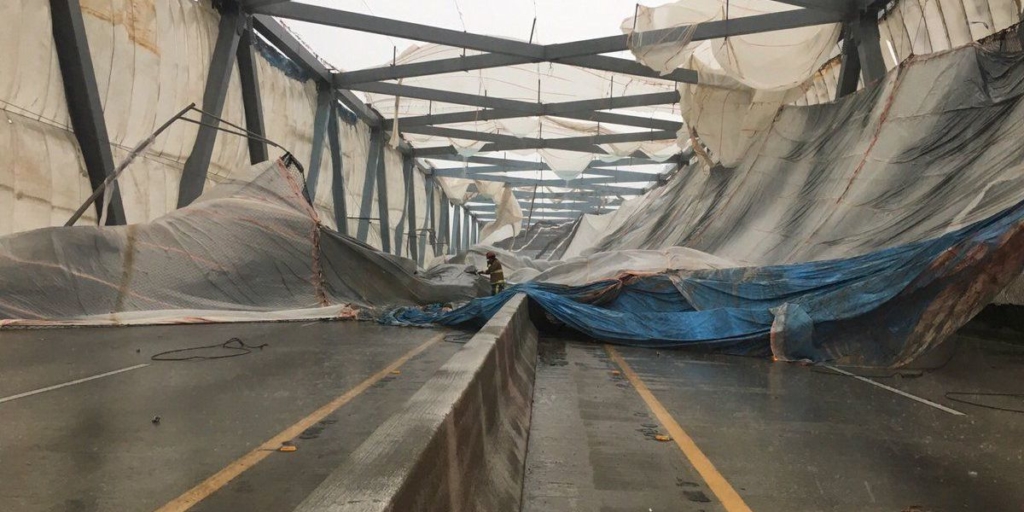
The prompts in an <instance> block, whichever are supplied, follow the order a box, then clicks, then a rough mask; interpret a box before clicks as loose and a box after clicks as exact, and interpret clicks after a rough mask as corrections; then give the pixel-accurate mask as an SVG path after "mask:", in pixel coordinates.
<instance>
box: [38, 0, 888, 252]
mask: <svg viewBox="0 0 1024 512" xmlns="http://www.w3.org/2000/svg"><path fill="white" fill-rule="evenodd" d="M79 1H80V0H50V4H51V10H52V12H53V24H54V38H55V40H56V43H57V44H56V46H57V50H58V57H59V60H60V67H61V71H62V75H63V78H64V85H65V91H66V92H67V95H68V99H69V101H68V103H69V107H71V108H70V109H69V110H70V114H71V121H72V123H73V125H74V129H75V134H76V137H77V138H78V140H79V143H80V145H81V146H82V151H83V157H84V160H85V164H86V167H87V169H88V172H89V177H90V181H91V182H92V184H93V186H94V187H95V186H97V184H98V183H100V182H102V180H103V179H104V178H105V176H106V175H107V174H109V173H110V172H111V169H112V168H113V162H112V157H111V154H110V148H109V140H108V135H107V130H106V126H105V125H104V122H103V113H102V107H101V105H100V102H99V95H98V93H97V90H96V80H95V76H94V71H93V69H92V64H91V62H90V60H89V59H90V57H89V51H88V41H87V40H86V37H85V31H84V28H83V26H82V21H81V8H80V5H79ZM779 1H781V2H782V3H786V4H790V5H792V6H794V9H793V10H790V11H785V12H778V13H772V14H763V15H756V16H748V17H742V18H734V19H729V20H724V21H714V22H708V23H702V24H700V25H699V26H697V27H695V28H694V29H693V30H690V28H691V27H677V28H673V29H665V30H658V31H651V32H640V33H635V34H632V35H625V34H617V35H612V36H608V37H601V38H594V39H587V40H582V41H573V42H568V43H559V44H550V45H542V44H535V43H532V42H524V41H515V40H510V39H504V38H500V37H492V36H486V35H481V34H474V33H470V32H463V31H457V30H449V29H444V28H438V27H432V26H428V25H423V24H417V23H410V22H405V21H398V20H393V19H386V18H381V17H376V16H370V15H365V14H360V13H355V12H348V11H343V10H338V9H332V8H328V7H320V6H316V5H310V4H304V3H297V2H292V1H289V0H220V1H216V2H214V3H215V5H217V8H218V10H220V12H221V22H220V26H219V35H218V38H217V41H216V44H215V46H214V49H213V55H212V58H211V61H210V69H209V72H208V74H207V78H206V88H205V92H204V97H203V102H202V103H203V110H204V112H206V113H208V114H209V116H206V115H204V119H203V121H204V125H203V126H201V127H200V129H199V133H198V136H197V138H196V140H195V142H194V146H193V149H192V152H191V154H190V155H189V157H188V160H187V162H186V164H185V168H184V171H183V174H182V178H181V183H180V184H179V190H180V194H179V205H182V206H183V205H185V204H188V203H189V202H191V201H192V200H194V199H195V198H196V197H198V195H199V194H200V193H202V189H203V186H204V183H205V179H206V174H207V170H208V167H209V165H210V158H211V154H212V151H213V148H214V145H215V142H216V137H217V136H218V131H217V130H216V126H217V120H216V119H215V118H214V117H213V116H218V115H219V114H220V112H221V110H222V108H223V105H224V102H225V99H226V95H227V90H228V83H229V79H230V77H231V74H232V72H233V70H234V67H235V66H236V63H237V69H238V71H239V76H240V78H241V80H240V82H241V85H242V100H243V106H244V111H245V121H246V127H247V129H248V130H249V131H250V132H252V133H254V134H256V135H258V136H260V137H262V136H263V134H265V126H264V119H263V112H262V104H261V101H260V100H261V98H260V88H259V83H258V73H257V72H256V67H255V62H254V48H255V47H256V46H257V45H258V44H262V42H261V41H265V42H267V43H269V44H270V45H272V46H273V47H275V48H276V49H277V50H278V51H280V52H281V53H282V54H284V56H286V57H287V58H288V59H290V60H291V61H293V62H294V63H295V64H296V65H298V66H299V67H300V68H301V69H303V70H304V71H305V73H306V74H307V75H308V76H309V77H312V78H313V80H315V81H316V83H317V90H318V93H319V94H318V101H317V106H316V110H315V112H314V113H313V114H314V118H315V126H314V127H312V129H311V132H312V133H313V134H314V138H315V139H316V141H317V143H315V144H314V146H313V147H314V149H313V152H312V154H310V155H297V156H299V158H305V157H308V158H309V161H308V164H309V165H308V169H307V172H308V176H309V177H310V178H313V177H315V176H318V175H319V174H320V173H322V172H328V173H330V174H331V177H332V179H331V180H330V182H331V183H332V187H333V188H334V189H333V190H330V191H317V190H316V185H315V179H314V180H313V182H314V184H313V185H312V186H311V187H310V190H309V192H310V194H311V195H312V196H314V198H315V197H316V196H323V195H325V194H327V195H328V196H330V197H331V198H332V199H333V201H334V204H335V209H336V212H335V221H336V223H337V225H338V228H339V229H340V230H342V231H343V232H346V231H347V230H348V222H349V220H354V221H355V222H354V225H355V228H354V229H353V230H354V231H355V233H354V234H355V235H356V236H357V237H358V238H359V239H361V240H364V241H365V240H367V238H368V237H369V234H370V231H371V224H374V223H376V224H377V225H379V226H381V229H380V230H379V235H380V239H381V243H382V245H383V247H384V249H385V250H388V251H390V250H392V248H393V249H394V251H395V252H403V251H404V252H405V253H406V254H409V255H411V256H418V257H422V254H423V249H424V247H425V246H426V244H428V243H429V244H430V245H431V246H433V247H434V249H435V253H443V252H445V251H451V250H454V249H455V248H457V247H465V245H466V244H467V243H469V242H468V241H469V240H470V239H472V238H473V236H475V233H476V229H477V228H478V227H479V221H480V219H485V218H488V216H489V215H491V214H492V213H493V209H494V207H493V205H491V207H490V210H488V208H487V207H486V206H480V205H472V206H468V207H465V208H464V207H455V208H454V210H449V206H450V202H449V198H448V197H447V196H445V194H444V193H443V192H442V191H441V190H440V188H439V187H438V185H437V184H436V180H435V179H434V178H438V177H459V178H469V179H473V180H478V181H499V182H504V183H507V184H509V185H511V186H513V187H533V188H534V189H533V190H532V191H531V192H533V193H532V194H530V196H531V199H532V200H531V201H529V202H526V201H524V199H523V198H522V197H520V198H519V202H520V205H521V206H523V207H524V208H525V207H527V203H529V204H530V205H532V206H534V207H538V203H536V200H540V201H541V203H539V204H540V205H541V207H542V208H543V209H545V210H547V209H551V208H558V210H559V212H557V215H554V213H555V212H545V214H552V215H545V217H559V216H564V217H565V218H574V216H577V217H578V216H579V215H580V214H581V212H584V211H594V210H596V209H598V208H604V207H606V206H614V205H617V204H621V202H622V198H623V197H633V196H636V195H639V194H642V193H644V192H645V191H647V190H649V189H650V188H652V187H654V186H658V185H660V184H662V183H664V182H665V181H666V180H667V179H668V177H669V175H670V174H671V172H672V171H671V170H670V171H668V172H665V171H664V170H661V171H659V172H654V173H649V172H642V171H641V170H640V168H641V167H642V166H651V165H662V169H670V168H673V167H674V168H676V169H677V168H678V167H679V166H681V165H683V164H685V163H686V162H687V161H689V160H690V158H691V156H692V155H691V154H679V155H676V156H675V157H673V158H671V159H669V160H667V161H656V160H653V159H651V158H649V157H648V156H646V155H644V154H642V153H639V152H637V153H635V154H634V155H632V156H631V157H629V158H625V159H619V160H617V161H615V162H603V161H601V160H599V159H595V160H594V161H592V162H591V163H590V165H588V166H587V168H586V169H585V170H584V173H583V174H581V175H580V176H579V177H577V178H574V179H572V180H568V181H565V180H554V179H541V178H536V177H524V176H523V174H522V173H521V172H518V171H549V170H552V169H550V168H549V166H548V165H547V164H544V163H539V162H527V161H522V160H515V159H507V158H503V157H502V155H501V154H500V153H497V152H502V151H509V150H511V151H515V150H523V149H544V148H550V149H559V150H568V151H574V152H583V153H590V154H594V155H598V156H600V155H604V154H606V151H605V150H604V149H603V148H602V147H601V145H602V144H615V143H629V142H642V141H659V140H675V139H676V137H677V132H679V131H680V130H681V129H682V128H683V125H682V123H681V122H680V121H678V120H670V119H658V118H650V117H644V116H638V115H634V114H630V113H628V112H619V111H618V110H628V109H631V108H636V107H645V106H654V105H667V104H674V103H676V102H678V101H679V96H678V93H676V92H675V91H674V90H672V91H666V92H663V93H654V94H640V95H625V96H619V97H609V98H593V99H582V100H576V101H566V102H557V103H542V102H540V101H538V102H528V101H521V100H510V99H505V98H498V97H493V96H488V95H487V94H486V93H485V94H480V95H476V94H465V93H458V92H453V91H445V90H437V89H431V88H425V87H416V86H411V85H405V84H402V83H401V81H400V80H401V79H404V78H412V77H421V76H429V75H438V74H445V73H455V72H466V71H473V70H481V69H489V68H498V67H503V66H514V65H519V64H527V63H539V62H548V63H552V64H556V65H564V66H574V67H581V68H588V69H595V70H601V71H606V72H612V73H618V74H624V75H632V76H639V77H644V78H647V79H656V80H664V81H666V83H669V84H671V83H697V82H698V81H699V77H698V76H697V73H696V72H694V71H693V70H689V69H678V70H675V71H673V72H671V73H669V74H665V75H662V74H659V73H658V72H656V71H654V70H651V69H649V68H647V67H646V66H644V65H642V64H640V63H637V62H635V61H633V60H630V59H623V58H618V57H611V56H608V55H605V54H608V53H615V52H621V51H624V50H628V49H629V45H630V41H631V40H632V41H633V42H636V41H640V44H643V41H656V42H658V43H665V42H670V41H674V40H682V39H683V38H687V37H688V38H690V39H691V40H693V41H700V40H705V39H712V38H722V37H728V36H737V35H743V34H752V33H760V32H770V31H776V30H785V29H791V28H798V27H806V26H813V25H820V24H829V23H842V24H843V27H844V28H843V36H842V37H843V52H842V55H843V57H842V69H841V78H840V87H839V92H838V94H839V95H843V94H849V93H851V92H853V91H854V90H855V89H856V87H857V83H858V80H859V79H860V80H862V81H863V82H864V83H870V82H871V81H873V80H877V79H878V78H879V77H880V76H881V75H882V74H884V72H885V68H884V65H883V64H882V59H881V52H880V49H879V35H878V31H877V26H876V23H874V20H876V19H877V14H878V12H879V9H880V8H881V7H883V4H884V2H882V1H881V0H779ZM275 18H282V19H288V20H297V21H303V22H308V23H315V24H319V25H325V26H331V27H338V28H343V29H348V30H355V31H361V32H368V33H374V34H381V35H386V36H391V37H399V38H403V39H410V40H414V41H421V42H427V43H436V44H440V45H445V46H449V47H454V48H460V49H463V50H465V51H467V52H469V53H468V54H467V53H465V52H464V56H462V57H458V58H451V59H441V60H434V61H429V62H422V63H412V64H400V65H392V66H384V67H378V68H372V69H360V70H352V71H346V72H336V71H335V70H333V69H331V68H329V67H328V66H327V65H326V64H324V62H322V61H321V60H320V59H319V58H317V56H316V55H314V54H313V53H312V52H311V51H310V50H309V49H308V48H307V47H306V46H304V45H303V44H302V43H301V42H300V41H299V40H298V39H297V38H296V37H295V36H294V35H293V34H292V33H291V32H290V31H289V30H288V29H287V28H286V27H285V26H283V25H282V24H281V23H280V22H279V21H278V20H277V19H275ZM352 91H363V92H368V93H373V94H380V95H393V96H394V95H397V96H401V97H405V98H417V99H421V100H428V101H432V102H437V103H439V104H448V105H459V106H461V107H463V108H464V107H467V106H468V107H473V108H474V110H470V111H463V112H456V113H439V114H434V113H430V114H427V115H410V116H405V117H402V118H400V119H399V121H398V122H399V127H400V130H401V131H402V132H405V133H410V134H422V135H429V136H438V137H447V138H453V139H464V140H474V141H481V142H484V143H485V144H484V145H483V147H482V148H481V149H480V152H481V153H485V154H483V155H480V154H478V155H474V156H469V157H466V156H462V155H459V154H458V152H457V151H456V150H455V148H454V147H452V146H437V147H418V148H413V147H411V146H410V145H409V144H408V143H407V142H404V141H403V142H402V143H401V145H400V146H399V150H400V151H401V153H402V154H403V156H404V158H405V159H406V163H405V167H404V173H403V178H404V179H405V183H406V187H405V189H406V196H407V197H406V198H405V200H406V201H407V203H406V204H407V205H408V212H414V211H416V210H417V209H419V210H420V211H422V212H424V213H427V212H429V213H428V216H429V218H430V221H429V223H428V224H427V225H424V226H422V227H421V226H417V225H416V223H415V222H414V218H415V215H413V216H412V218H410V219H408V220H407V221H404V222H401V223H400V224H402V226H401V227H400V228H398V229H396V230H394V231H392V228H391V226H390V224H389V223H388V218H387V217H388V208H387V206H386V205H387V204H388V199H387V194H386V188H387V187H384V186H381V182H382V181H383V180H385V179H387V175H386V173H385V172H384V165H383V154H384V145H385V141H386V140H388V139H389V138H390V134H389V132H391V131H393V128H394V126H393V124H394V120H392V119H384V118H383V117H382V116H381V115H380V114H379V113H378V112H377V111H375V110H374V109H373V108H371V107H370V106H369V105H367V104H366V103H365V102H364V101H362V100H361V99H360V98H359V97H358V96H356V95H355V94H354V93H353V92H352ZM341 110H345V111H349V112H351V113H352V114H354V116H355V117H356V118H358V119H359V120H360V121H362V122H363V123H366V124H367V125H368V126H369V127H370V128H371V129H372V132H373V136H372V137H371V139H372V142H371V146H372V147H371V148H370V149H369V155H370V158H369V161H368V162H367V165H366V169H365V172H366V176H365V180H363V183H364V189H363V191H362V199H363V200H362V201H361V203H360V204H359V205H358V206H357V205H346V204H345V194H344V193H343V190H342V189H341V188H340V187H341V186H342V173H341V158H342V153H343V152H342V148H341V147H340V142H339V140H340V137H339V128H338V126H337V121H338V119H337V116H336V115H335V114H336V113H338V112H339V111H341ZM442 110H443V109H442ZM536 116H552V117H560V118H566V119H572V120H586V121H593V122H597V123H601V124H602V125H603V126H612V127H614V129H615V131H617V132H621V133H614V134H595V135H591V136H583V137H562V138H554V137H535V138H522V137H514V136H511V135H503V134H494V133H483V132H477V131H472V130H467V129H465V128H462V127H452V126H445V125H452V124H458V123H466V122H471V121H485V120H499V119H512V118H518V117H536ZM621 128H624V129H621ZM325 138H326V139H328V143H327V151H329V154H330V160H331V165H330V167H327V166H326V165H323V158H324V153H325V151H324V145H323V142H322V141H323V140H324V139H325ZM249 157H250V160H251V161H252V162H258V161H262V160H266V159H267V158H268V154H267V147H266V144H265V143H264V142H263V141H262V139H253V140H251V141H250V142H249ZM437 162H457V164H452V165H435V164H436V163H437ZM413 172H420V173H422V174H423V176H424V180H423V183H426V184H427V185H426V186H427V187H428V190H427V194H426V197H427V198H428V199H427V202H428V204H426V205H418V204H415V201H414V199H413V197H412V196H413V195H414V193H413V191H412V190H413V188H414V186H413V184H414V183H415V180H412V179H410V173H413ZM391 179H395V177H393V176H392V177H391ZM630 183H632V184H640V185H641V186H640V187H636V186H633V187H630V186H624V185H625V184H630ZM536 187H551V189H545V190H539V191H538V190H536ZM470 189H471V190H475V187H471V188H470ZM556 189H562V190H563V191H557V190H556ZM527 190H529V189H527ZM435 197H437V198H438V199H439V201H440V204H441V206H442V207H441V208H439V209H437V208H435V204H434V202H433V198H435ZM374 200H376V202H377V208H374V207H373V206H372V203H373V202H374ZM375 209H376V210H377V211H374V210H375ZM355 210H358V211H355ZM435 210H436V211H435ZM107 213H108V217H107V218H108V222H112V223H124V222H126V219H125V218H124V213H123V209H122V207H121V206H120V200H119V198H118V197H117V196H116V195H115V196H114V197H113V200H112V201H111V202H110V210H109V211H108V212H107Z"/></svg>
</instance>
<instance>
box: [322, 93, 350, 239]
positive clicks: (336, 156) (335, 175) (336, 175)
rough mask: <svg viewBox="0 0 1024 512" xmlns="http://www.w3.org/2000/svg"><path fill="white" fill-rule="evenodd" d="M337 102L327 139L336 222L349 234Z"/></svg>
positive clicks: (331, 114) (329, 122)
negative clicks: (329, 150)
mask: <svg viewBox="0 0 1024 512" xmlns="http://www.w3.org/2000/svg"><path fill="white" fill-rule="evenodd" d="M337 105H338V104H337V103H335V102H333V101H332V102H331V113H330V118H329V119H328V120H327V140H328V142H329V144H330V148H331V199H332V200H333V201H334V223H335V224H336V225H337V226H338V232H339V233H341V234H343V235H347V234H348V199H346V196H345V176H344V173H343V172H342V170H343V161H342V156H341V155H342V153H341V127H340V126H339V125H338V112H337V108H338V106H337Z"/></svg>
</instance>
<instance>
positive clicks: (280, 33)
mask: <svg viewBox="0 0 1024 512" xmlns="http://www.w3.org/2000/svg"><path fill="white" fill-rule="evenodd" d="M252 24H253V27H254V28H255V29H256V31H257V32H259V33H260V35H262V36H263V37H264V38H266V39H267V41H270V44H272V45H274V46H275V47H276V48H277V49H278V50H280V51H281V53H283V54H284V55H285V56H286V57H288V58H289V59H291V61H292V62H295V63H296V64H298V65H299V66H300V67H302V68H303V69H304V70H306V72H307V73H309V74H310V75H312V76H313V77H315V78H317V79H319V80H320V81H322V82H326V83H332V82H333V77H332V74H331V72H330V71H329V70H328V69H327V66H324V64H323V63H322V62H320V59H318V58H317V57H316V55H313V53H312V52H310V51H309V49H308V48H306V46H305V45H303V44H302V43H301V42H299V40H298V39H296V38H295V36H293V35H292V33H291V32H289V31H288V29H286V28H285V27H284V26H283V25H281V23H279V22H278V21H277V20H275V19H274V18H272V17H270V16H265V15H261V14H257V15H255V16H253V17H252ZM338 99H339V100H340V101H341V102H342V103H343V104H344V105H345V106H346V107H347V108H348V109H349V110H351V111H352V112H354V113H355V114H356V117H358V118H359V119H360V120H362V121H363V122H364V123H366V124H367V125H369V126H370V127H371V128H375V127H378V126H380V124H381V117H380V114H378V113H377V112H376V111H375V110H373V109H372V108H370V106H369V105H367V104H366V103H365V102H363V101H361V100H360V99H359V98H357V97H356V96H355V95H354V94H352V92H351V91H347V90H338Z"/></svg>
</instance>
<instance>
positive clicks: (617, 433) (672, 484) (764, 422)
mask: <svg viewBox="0 0 1024 512" xmlns="http://www.w3.org/2000/svg"><path fill="white" fill-rule="evenodd" d="M954 347H955V350H950V351H947V352H948V354H946V355H944V356H943V357H942V358H941V360H938V361H937V362H935V363H934V365H933V366H936V367H939V368H937V369H932V370H924V371H907V372H903V374H902V375H895V374H893V373H892V372H886V371H881V372H880V371H877V370H871V371H868V370H857V369H852V368H847V369H846V370H848V371H850V372H853V373H863V374H864V375H867V376H869V378H870V379H871V380H873V381H875V382H878V383H881V384H884V385H886V386H889V387H891V388H893V389H898V390H902V391H904V392H907V393H910V394H912V395H914V396H916V397H919V398H921V399H924V400H928V401H932V402H934V403H936V404H940V405H943V406H945V407H948V408H950V409H952V410H955V411H959V412H963V413H964V415H963V416H957V415H954V414H951V413H949V412H947V411H944V410H941V409H938V408H936V407H933V406H930V405H928V404H926V403H922V402H919V401H915V400H913V399H910V398H907V397H905V396H901V395H899V394H896V393H894V392H893V391H891V390H887V389H884V388H881V387H877V386H874V385H872V384H869V383H865V382H862V381H859V380H856V379H854V378H852V377H848V376H843V375H836V374H835V373H834V372H832V371H831V370H828V369H826V368H821V367H807V366H801V365H794V364H785V363H773V362H771V361H767V360H762V359H754V358H743V357H731V356H719V355H709V354H697V353H692V352H683V351H660V352H659V351H655V350H648V349H629V348H617V349H616V350H617V351H618V353H619V354H621V356H622V358H623V359H624V360H625V361H626V363H627V365H628V366H629V367H630V368H631V369H632V370H633V371H635V373H636V376H637V378H639V379H640V381H642V383H643V384H644V385H645V386H646V387H648V388H649V389H650V392H651V394H652V395H653V397H654V400H656V401H657V402H658V404H660V405H661V406H663V407H664V409H665V410H666V411H667V413H668V414H670V415H671V418H672V419H674V421H675V422H677V423H678V424H679V426H680V427H681V428H682V429H683V430H684V431H685V434H686V435H687V436H688V437H689V438H690V439H692V441H693V443H694V444H695V445H696V447H697V448H698V449H699V451H700V452H702V454H703V455H705V456H706V457H707V460H708V461H710V464H712V465H713V466H714V468H715V469H716V470H717V471H718V472H720V474H721V475H722V477H724V479H725V480H726V481H727V482H728V484H729V485H730V486H731V488H733V489H734V490H735V491H736V493H737V494H738V495H739V496H740V497H741V498H742V504H743V505H744V506H746V507H749V508H748V509H749V510H754V511H758V512H761V511H819V510H821V511H825V510H827V511H850V512H854V511H857V512H860V511H874V510H878V511H895V512H902V511H908V510H909V511H972V512H979V511H997V510H998V511H1011V512H1018V511H1021V510H1024V508H1022V507H1024V485H1022V484H1021V477H1022V476H1024V442H1021V439H1024V414H1016V413H1011V412H1004V411H996V410H992V409H985V408H980V407H976V406H972V405H968V404H964V403H959V402H955V401H953V400H950V399H949V398H947V396H946V394H947V393H950V392H953V393H978V392H984V393H1018V392H1022V391H1024V390H1022V389H1021V385H1020V382H1022V381H1024V345H1013V344H1007V343H1004V342H1002V341H998V340H991V339H989V340H979V339H977V338H970V337H967V336H961V337H959V338H957V344H956V345H951V346H950V348H951V349H952V348H954ZM540 350H541V352H542V356H541V361H540V364H539V365H538V375H537V387H536V391H535V408H534V417H533V428H532V430H531V437H530V447H529V453H528V461H527V482H526V488H525V491H524V501H525V506H524V510H526V511H542V510H543V511H562V510H565V511H570V510H572V511H576V510H579V511H584V510H600V511H608V512H610V511H627V510H640V511H650V512H657V511H698V510H704V511H712V510H716V511H717V510H729V511H732V510H744V509H743V508H742V507H738V506H735V504H733V506H731V507H726V506H725V505H724V504H723V503H722V500H721V499H719V497H718V496H716V495H715V493H714V492H713V491H712V490H711V489H710V488H709V486H708V483H707V482H706V481H704V480H703V479H702V478H701V477H700V475H699V474H698V471H697V469H696V467H695V465H694V463H693V462H691V460H690V458H688V457H687V456H685V455H684V453H683V452H682V451H681V450H680V448H679V447H678V446H677V445H676V444H675V443H674V442H672V441H668V442H661V441H658V440H656V439H654V436H656V435H665V434H667V433H668V432H667V430H666V428H665V425H664V424H662V423H661V422H659V421H656V420H655V419H652V418H653V415H652V412H651V411H652V410H651V407H650V406H649V405H648V404H647V403H646V402H645V401H644V400H643V399H642V398H641V396H640V395H639V394H638V393H637V391H636V386H635V385H634V384H633V383H631V382H630V381H629V379H628V378H627V376H626V375H625V372H624V371H623V368H621V367H620V366H619V365H617V364H615V362H614V361H613V360H612V359H610V358H609V356H608V352H607V351H606V349H605V348H604V347H603V346H601V345H597V344H591V343H586V342H579V341H568V342H567V341H564V340H551V339H548V340H543V341H542V342H541V349H540ZM933 359H934V358H933ZM616 372H617V373H616ZM950 396H953V397H956V398H967V399H970V400H979V399H982V401H983V402H984V403H989V405H993V404H998V405H1000V406H1005V407H1016V408H1024V400H1021V399H1020V398H1009V397H978V396H973V395H950ZM986 400H987V402H985V401H986Z"/></svg>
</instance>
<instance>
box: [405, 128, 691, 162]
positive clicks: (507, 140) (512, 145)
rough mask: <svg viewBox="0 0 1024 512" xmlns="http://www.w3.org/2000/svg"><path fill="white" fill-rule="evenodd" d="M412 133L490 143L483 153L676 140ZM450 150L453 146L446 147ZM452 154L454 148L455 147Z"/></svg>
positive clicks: (663, 136)
mask: <svg viewBox="0 0 1024 512" xmlns="http://www.w3.org/2000/svg"><path fill="white" fill-rule="evenodd" d="M406 131H407V132H409V133H420V134H424V135H433V136H437V137H449V138H453V139H468V140H480V141H491V142H490V143H488V144H485V145H484V146H483V147H481V148H480V151H481V152H486V151H510V150H511V151H515V150H520V149H543V148H551V149H563V150H567V151H580V152H583V153H598V154H607V153H608V152H607V151H605V150H604V149H602V148H600V147H598V146H597V145H598V144H617V143H624V142H641V141H658V140H675V139H676V132H674V131H658V132H655V131H647V132H631V133H614V134H605V135H591V136H581V137H563V138H557V139H540V138H526V137H522V138H521V137H515V136H512V135H504V134H498V133H485V132H474V131H471V130H459V129H453V128H439V127H429V126H418V127H414V128H411V129H409V130H406ZM443 147H450V146H443ZM440 149H441V147H426V148H417V149H415V150H414V152H415V153H416V155H417V156H422V155H425V154H430V153H431V152H434V151H438V150H440ZM452 151H454V148H453V147H452Z"/></svg>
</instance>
